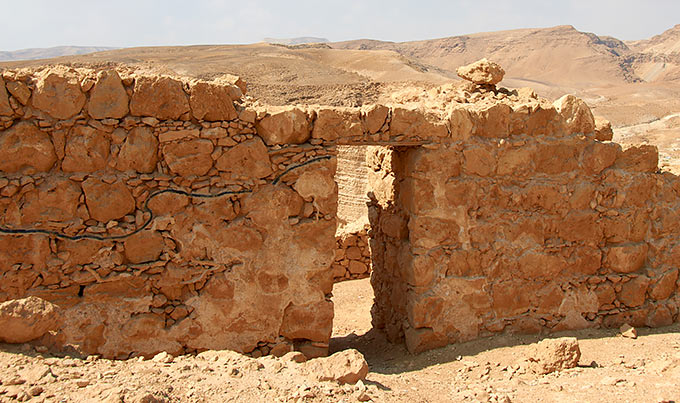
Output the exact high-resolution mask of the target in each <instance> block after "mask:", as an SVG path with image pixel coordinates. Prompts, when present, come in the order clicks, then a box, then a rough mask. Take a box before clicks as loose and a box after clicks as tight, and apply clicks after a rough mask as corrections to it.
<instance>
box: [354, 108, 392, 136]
mask: <svg viewBox="0 0 680 403" xmlns="http://www.w3.org/2000/svg"><path fill="white" fill-rule="evenodd" d="M389 113H390V108H388V107H386V106H384V105H376V104H373V105H368V106H365V107H362V108H361V117H362V120H363V123H364V127H365V128H366V131H367V132H368V133H369V134H375V133H378V132H379V131H380V129H381V128H382V127H383V125H385V121H386V120H387V115H388V114H389Z"/></svg>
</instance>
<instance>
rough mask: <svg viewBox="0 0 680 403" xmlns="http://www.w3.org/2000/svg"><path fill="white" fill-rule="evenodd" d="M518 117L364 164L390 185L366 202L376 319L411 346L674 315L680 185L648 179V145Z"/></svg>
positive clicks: (653, 162) (652, 168)
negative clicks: (624, 147)
mask: <svg viewBox="0 0 680 403" xmlns="http://www.w3.org/2000/svg"><path fill="white" fill-rule="evenodd" d="M563 101H565V102H572V103H575V102H576V101H575V100H574V99H570V98H566V99H565V100H563ZM558 105H559V104H558ZM516 113H517V110H507V112H504V113H503V115H502V116H499V117H497V119H496V122H503V124H502V125H501V124H500V123H494V126H493V127H492V128H488V129H487V128H483V127H479V126H477V127H475V128H474V129H472V130H471V131H470V132H467V133H462V135H461V136H460V137H459V140H458V141H454V142H451V143H449V144H446V145H444V144H442V145H440V146H438V147H436V148H435V149H428V148H425V147H412V148H395V149H394V150H393V151H392V152H391V153H389V154H383V155H376V156H375V157H374V158H373V162H372V164H373V166H375V167H376V171H378V170H380V171H381V173H380V174H379V175H377V177H378V179H375V178H373V181H375V182H377V186H391V188H390V190H391V193H390V192H383V193H382V194H381V197H377V198H376V199H375V200H374V202H373V205H372V209H373V213H372V214H371V224H372V226H373V232H374V234H375V235H374V239H373V240H372V250H373V254H374V262H373V263H374V277H373V284H374V288H375V290H376V303H375V307H374V316H373V321H374V325H375V326H376V327H379V328H383V329H385V330H386V332H387V334H388V336H389V337H390V339H392V340H401V339H402V338H404V339H405V341H406V344H407V346H408V349H409V350H410V351H412V352H419V351H423V350H427V349H431V348H435V347H439V346H443V345H446V344H449V343H453V342H459V341H466V340H471V339H475V338H478V337H480V336H487V335H491V334H493V333H499V332H508V331H509V332H522V333H542V332H555V331H560V330H567V329H580V328H587V327H600V326H604V327H618V326H620V325H621V324H623V323H629V324H631V325H634V326H652V327H656V326H663V325H668V324H671V323H673V322H674V321H677V320H678V307H679V306H680V297H679V295H678V262H679V260H678V257H680V255H678V253H680V238H679V237H678V224H679V223H680V215H679V214H678V213H677V212H678V211H680V197H679V196H680V181H678V178H677V177H675V176H674V175H672V174H668V173H666V174H659V173H657V162H658V161H657V160H658V155H657V150H656V148H655V147H652V146H641V147H634V148H630V149H627V150H622V149H621V147H620V146H619V145H617V144H615V143H611V142H606V141H605V142H602V141H599V140H597V139H595V138H594V137H595V135H596V134H595V133H594V132H592V129H591V131H590V133H589V131H588V130H584V126H585V127H586V128H587V127H591V128H592V125H591V123H590V118H589V119H588V121H583V122H580V123H578V125H570V122H569V119H568V118H567V119H565V120H564V121H563V124H562V125H559V126H552V124H553V123H559V122H560V119H559V114H558V111H557V110H555V109H554V110H552V111H551V110H541V108H537V109H534V111H533V112H532V113H531V114H529V119H528V120H525V121H523V122H522V121H520V122H519V124H518V122H516V121H515V120H514V119H515V118H516V115H515V114H516ZM548 113H549V115H548V116H550V119H551V120H552V121H551V120H547V119H545V117H543V116H545V115H546V114H548ZM532 115H533V116H536V118H535V119H536V120H535V121H532V118H531V116H532ZM541 115H543V116H541ZM525 116H526V115H525ZM539 119H540V120H539ZM539 122H540V123H539ZM527 127H531V132H527ZM584 133H585V135H584ZM386 177H387V178H390V179H389V181H387V183H385V179H383V178H386Z"/></svg>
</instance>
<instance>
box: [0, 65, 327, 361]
mask: <svg viewBox="0 0 680 403" xmlns="http://www.w3.org/2000/svg"><path fill="white" fill-rule="evenodd" d="M120 75H122V79H121V77H120ZM3 77H4V81H3V82H0V107H1V108H0V115H2V122H3V125H4V126H5V130H4V131H1V132H0V196H1V197H0V211H1V212H2V213H1V214H0V232H1V233H0V301H5V300H9V299H16V298H21V297H24V296H27V295H35V296H39V297H41V298H44V299H45V300H48V301H50V302H52V303H54V304H56V305H57V306H58V307H59V308H60V311H61V314H62V324H61V328H60V329H58V332H57V333H56V334H55V335H54V336H53V339H51V340H44V342H46V343H48V344H52V345H56V346H58V347H64V346H66V345H74V346H76V347H77V348H78V349H80V350H81V351H83V352H84V353H86V354H91V353H99V354H102V355H104V356H107V357H119V358H123V357H127V356H130V355H131V354H133V355H134V354H145V355H149V354H154V353H156V352H158V351H163V350H165V351H169V352H171V353H173V354H177V353H182V352H192V351H197V350H204V349H234V350H237V351H241V352H252V353H253V354H255V355H259V354H266V353H269V352H270V350H271V349H276V350H275V351H277V352H285V351H286V350H289V349H291V348H293V346H294V345H295V347H297V348H298V349H300V350H303V351H305V352H306V353H307V354H308V355H309V356H314V355H323V354H325V353H326V351H327V346H328V345H327V343H328V339H329V337H330V332H331V326H332V318H333V306H332V303H331V302H330V300H329V296H330V292H331V287H332V278H331V276H330V271H329V267H330V264H331V262H332V261H333V257H334V249H335V226H336V225H335V214H336V205H337V202H336V195H337V189H336V185H335V182H334V181H333V176H334V173H335V158H334V156H333V150H332V149H331V148H329V147H323V146H321V145H319V142H318V141H308V140H309V139H310V126H309V122H308V120H307V119H308V116H307V115H306V114H305V113H303V112H300V111H297V112H296V114H295V115H294V118H296V119H297V118H299V119H297V120H294V121H293V123H294V125H295V127H282V126H281V125H282V123H280V122H279V121H277V119H278V118H277V117H271V116H266V114H263V115H260V116H258V114H257V112H256V111H254V110H252V109H245V108H243V107H241V106H239V105H238V104H236V108H235V105H234V103H233V101H239V100H240V98H241V92H242V90H241V89H240V88H239V87H237V86H235V85H231V84H230V83H227V82H204V81H196V80H194V81H180V80H176V79H173V78H170V77H157V76H148V77H147V76H140V75H133V74H127V73H126V72H124V71H123V72H120V74H119V73H118V72H116V71H113V70H111V71H100V72H98V71H90V70H83V69H79V70H74V69H68V68H62V67H57V68H52V69H44V70H42V71H38V72H22V71H19V72H5V73H4V74H3ZM235 82H236V83H237V84H241V83H240V82H238V81H235ZM6 88H7V90H8V91H9V93H10V96H9V98H8V95H7V93H6V92H5V89H6ZM237 108H238V109H237ZM286 122H288V123H290V122H291V120H287V121H286ZM283 125H285V122H284V123H283ZM295 136H296V137H295Z"/></svg>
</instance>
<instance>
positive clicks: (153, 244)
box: [124, 230, 164, 263]
mask: <svg viewBox="0 0 680 403" xmlns="http://www.w3.org/2000/svg"><path fill="white" fill-rule="evenodd" d="M124 244H125V257H127V259H128V260H129V261H130V263H144V262H152V261H154V260H158V257H159V256H160V255H161V252H163V246H164V243H163V236H162V235H161V234H160V233H159V232H158V231H150V230H144V231H141V232H138V233H136V234H135V235H132V236H131V237H129V238H127V239H126V240H125V243H124Z"/></svg>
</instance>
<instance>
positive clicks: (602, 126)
mask: <svg viewBox="0 0 680 403" xmlns="http://www.w3.org/2000/svg"><path fill="white" fill-rule="evenodd" d="M613 137H614V131H613V130H612V124H611V122H610V121H608V120H607V119H605V118H603V117H600V116H596V117H595V139H596V140H600V141H611V140H612V138H613Z"/></svg>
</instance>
